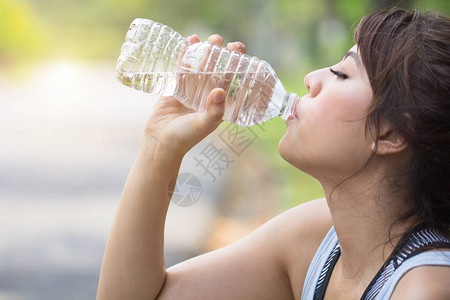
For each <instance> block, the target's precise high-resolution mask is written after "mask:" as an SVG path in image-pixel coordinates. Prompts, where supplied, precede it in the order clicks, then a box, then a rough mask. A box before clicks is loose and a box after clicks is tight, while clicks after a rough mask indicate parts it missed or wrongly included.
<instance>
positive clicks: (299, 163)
mask: <svg viewBox="0 0 450 300" xmlns="http://www.w3.org/2000/svg"><path fill="white" fill-rule="evenodd" d="M359 96H361V95H359ZM349 99H351V100H353V101H350V100H349ZM369 99H370V98H369ZM321 100H323V101H321ZM369 104H370V101H367V98H362V97H353V98H352V97H351V96H349V95H346V98H343V97H340V98H339V97H327V98H324V99H308V100H306V101H305V102H304V103H303V104H302V105H301V106H300V107H299V120H298V121H297V122H296V123H292V124H291V125H290V126H289V128H288V131H287V132H286V134H285V136H284V137H283V138H282V140H281V141H280V144H279V151H280V154H281V156H282V157H283V158H284V159H285V160H286V161H287V162H289V163H291V164H292V165H294V166H295V167H297V168H299V169H302V170H303V171H305V172H307V173H310V174H312V175H313V174H317V171H318V169H323V170H326V171H327V172H330V173H335V172H336V173H342V172H344V173H351V172H353V171H355V170H357V169H358V168H359V166H360V165H361V164H363V163H365V161H366V159H368V157H369V156H370V153H371V152H370V143H369V141H368V139H367V137H366V135H365V122H366V114H367V109H368V107H369Z"/></svg>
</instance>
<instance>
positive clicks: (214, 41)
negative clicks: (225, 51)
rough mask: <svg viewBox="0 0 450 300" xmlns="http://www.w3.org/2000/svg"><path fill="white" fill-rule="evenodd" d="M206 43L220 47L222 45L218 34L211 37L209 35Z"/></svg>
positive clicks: (221, 38)
mask: <svg viewBox="0 0 450 300" xmlns="http://www.w3.org/2000/svg"><path fill="white" fill-rule="evenodd" d="M208 42H210V43H211V44H215V45H219V46H222V44H223V37H221V36H220V35H218V34H213V35H211V36H210V37H209V38H208Z"/></svg>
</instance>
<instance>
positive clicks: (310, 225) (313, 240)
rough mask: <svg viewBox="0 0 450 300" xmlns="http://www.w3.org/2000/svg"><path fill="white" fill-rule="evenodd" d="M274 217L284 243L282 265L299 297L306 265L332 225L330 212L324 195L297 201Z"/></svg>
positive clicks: (296, 296)
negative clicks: (310, 199) (283, 262)
mask: <svg viewBox="0 0 450 300" xmlns="http://www.w3.org/2000/svg"><path fill="white" fill-rule="evenodd" d="M276 219H279V220H276ZM276 219H275V220H276V221H277V222H278V226H277V227H280V231H281V232H282V233H283V234H282V236H281V238H282V239H283V241H282V242H281V243H282V244H283V245H285V248H284V252H285V253H284V257H285V263H286V266H285V268H286V270H287V273H288V276H289V279H290V281H291V286H292V288H293V291H292V292H293V293H294V295H295V298H296V299H300V298H301V291H302V288H303V282H304V280H305V277H306V273H307V271H308V268H309V265H310V263H311V261H312V259H313V257H314V254H315V253H316V251H317V249H318V248H319V246H320V244H321V243H322V241H323V239H324V237H325V236H326V234H327V233H328V231H329V230H330V228H331V226H332V219H331V214H330V211H329V209H328V205H327V202H326V199H325V198H322V199H317V200H313V201H310V202H307V203H304V204H301V205H298V206H296V207H294V208H292V209H290V210H288V211H286V212H284V213H283V214H281V215H279V216H278V217H277V218H276ZM275 220H274V221H275Z"/></svg>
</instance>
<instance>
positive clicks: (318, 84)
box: [304, 69, 323, 97]
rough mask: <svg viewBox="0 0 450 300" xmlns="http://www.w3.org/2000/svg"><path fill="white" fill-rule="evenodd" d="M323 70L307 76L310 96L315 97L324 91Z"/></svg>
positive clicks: (306, 80)
mask: <svg viewBox="0 0 450 300" xmlns="http://www.w3.org/2000/svg"><path fill="white" fill-rule="evenodd" d="M322 70H323V69H321V70H316V71H313V72H311V73H309V74H308V75H306V76H305V82H304V84H305V86H306V88H307V89H308V92H309V95H310V96H311V97H315V96H317V95H318V94H319V93H320V90H321V89H322V80H321V76H320V74H321V71H322Z"/></svg>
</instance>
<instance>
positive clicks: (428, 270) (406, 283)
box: [391, 266, 450, 300]
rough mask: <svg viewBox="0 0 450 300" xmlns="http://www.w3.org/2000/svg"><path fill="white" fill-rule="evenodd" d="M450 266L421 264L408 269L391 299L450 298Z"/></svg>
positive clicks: (430, 299) (422, 299) (432, 299)
mask: <svg viewBox="0 0 450 300" xmlns="http://www.w3.org/2000/svg"><path fill="white" fill-rule="evenodd" d="M449 283H450V267H446V266H420V267H417V268H414V269H412V270H410V271H408V272H407V273H406V274H405V275H404V276H403V277H402V278H401V279H400V281H399V283H398V284H397V286H396V288H395V290H394V293H393V294H392V297H391V299H393V300H395V299H411V300H414V299H421V300H424V299H429V300H434V299H436V300H437V299H450V285H449Z"/></svg>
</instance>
